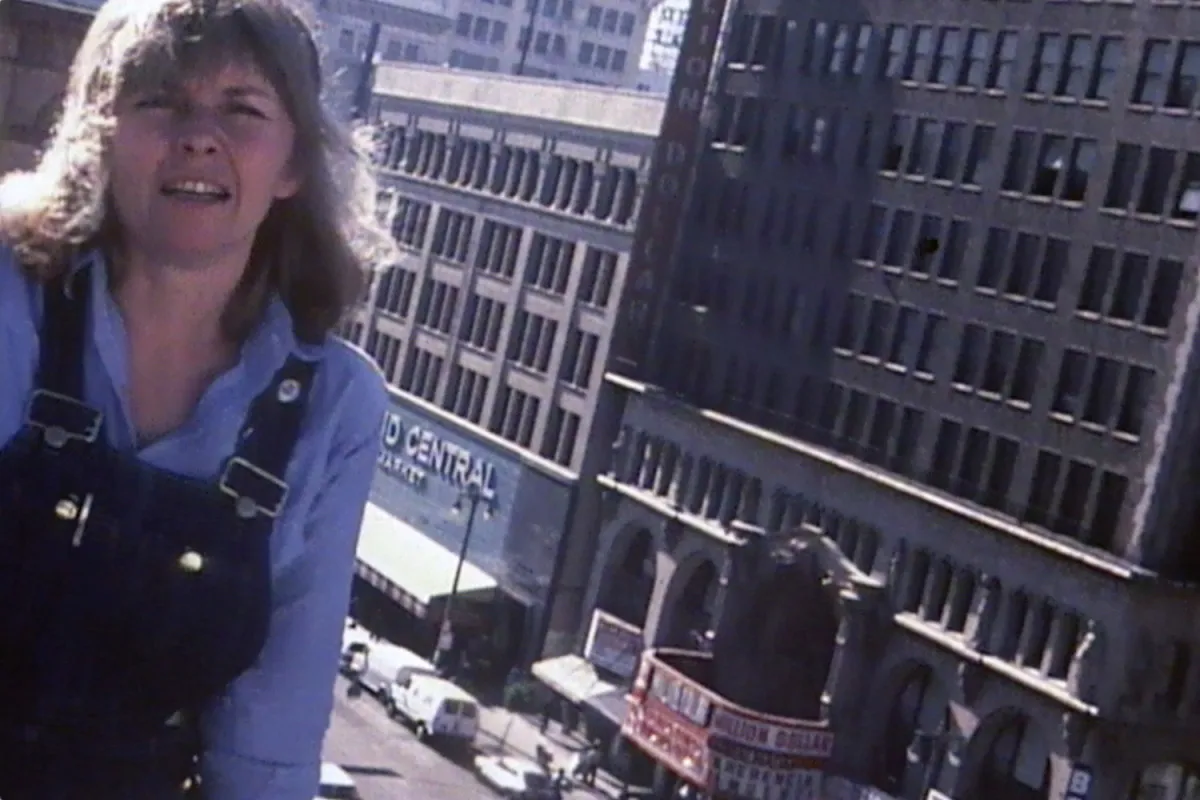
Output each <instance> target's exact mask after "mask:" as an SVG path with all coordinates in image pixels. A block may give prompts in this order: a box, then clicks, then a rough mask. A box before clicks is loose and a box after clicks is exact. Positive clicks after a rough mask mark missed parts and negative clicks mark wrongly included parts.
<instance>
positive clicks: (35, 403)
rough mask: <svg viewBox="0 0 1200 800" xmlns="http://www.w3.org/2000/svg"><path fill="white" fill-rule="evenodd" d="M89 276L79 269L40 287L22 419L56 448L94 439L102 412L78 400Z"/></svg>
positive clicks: (89, 283)
mask: <svg viewBox="0 0 1200 800" xmlns="http://www.w3.org/2000/svg"><path fill="white" fill-rule="evenodd" d="M90 278H91V275H90V270H87V269H83V270H79V271H78V272H76V273H74V274H73V275H72V274H68V275H64V276H62V277H60V278H56V279H55V280H53V281H50V282H49V283H47V284H46V285H45V287H44V288H43V291H42V296H43V298H44V299H43V310H42V327H41V331H40V339H41V342H40V346H39V353H38V367H37V379H36V385H35V387H34V391H33V394H32V396H31V397H30V399H29V407H28V409H27V412H26V420H25V421H26V424H27V425H29V426H31V427H34V428H38V429H40V430H41V432H42V436H43V439H44V441H45V443H46V444H47V445H48V446H50V447H51V448H53V449H55V450H59V449H62V448H63V447H64V446H66V445H67V444H69V443H72V442H75V443H80V442H82V443H85V444H90V443H92V442H95V441H96V440H97V439H98V438H99V437H100V429H101V424H102V423H103V416H102V415H101V413H100V412H99V411H98V410H97V409H94V408H92V407H90V406H88V405H86V404H85V403H84V401H83V353H84V348H85V343H86V330H87V312H88V298H89V296H90V293H91V290H90V286H91V281H90Z"/></svg>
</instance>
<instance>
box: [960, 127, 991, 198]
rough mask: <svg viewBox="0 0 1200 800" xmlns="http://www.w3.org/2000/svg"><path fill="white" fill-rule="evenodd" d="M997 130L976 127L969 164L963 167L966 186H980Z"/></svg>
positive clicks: (972, 138) (968, 156)
mask: <svg viewBox="0 0 1200 800" xmlns="http://www.w3.org/2000/svg"><path fill="white" fill-rule="evenodd" d="M995 133H996V129H995V128H993V127H991V126H990V125H976V126H975V130H974V131H973V132H972V133H971V146H970V148H969V149H968V150H967V163H966V164H965V165H964V167H963V176H962V182H963V184H964V185H966V186H978V185H979V182H980V179H981V177H982V175H983V173H984V170H985V168H986V167H987V164H988V157H989V156H990V155H991V151H992V140H993V138H995Z"/></svg>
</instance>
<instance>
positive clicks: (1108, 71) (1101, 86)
mask: <svg viewBox="0 0 1200 800" xmlns="http://www.w3.org/2000/svg"><path fill="white" fill-rule="evenodd" d="M1124 46H1125V42H1124V40H1123V39H1121V38H1120V37H1117V36H1104V37H1101V39H1100V47H1099V56H1098V57H1097V59H1096V68H1095V70H1094V71H1093V72H1092V75H1091V79H1090V81H1089V82H1088V89H1087V92H1086V94H1085V96H1086V97H1087V98H1088V99H1089V100H1104V101H1108V100H1111V99H1112V93H1113V87H1114V85H1115V84H1116V80H1117V72H1118V71H1119V70H1120V68H1121V61H1122V56H1123V48H1124Z"/></svg>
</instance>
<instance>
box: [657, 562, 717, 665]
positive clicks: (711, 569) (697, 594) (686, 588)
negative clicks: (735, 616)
mask: <svg viewBox="0 0 1200 800" xmlns="http://www.w3.org/2000/svg"><path fill="white" fill-rule="evenodd" d="M681 577H683V576H681ZM716 595H717V565H716V564H714V563H713V562H712V561H710V560H708V559H707V558H705V559H703V560H701V561H700V562H698V563H696V564H694V565H692V566H691V568H690V570H689V571H688V572H687V573H686V577H683V587H682V588H681V589H680V590H679V594H678V595H676V597H675V599H674V601H673V602H672V603H671V610H670V615H671V627H670V629H669V633H668V635H667V639H666V643H667V644H668V645H670V646H673V647H686V648H693V649H697V650H704V649H707V648H708V646H709V644H710V643H709V642H708V641H707V636H706V635H707V634H708V632H709V631H710V630H711V629H712V626H713V604H714V602H715V601H716Z"/></svg>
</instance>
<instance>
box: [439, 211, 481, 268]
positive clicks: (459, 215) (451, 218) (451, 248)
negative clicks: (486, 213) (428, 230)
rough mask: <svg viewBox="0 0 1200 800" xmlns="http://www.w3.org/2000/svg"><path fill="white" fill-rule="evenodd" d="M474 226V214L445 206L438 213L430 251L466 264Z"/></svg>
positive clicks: (449, 259)
mask: <svg viewBox="0 0 1200 800" xmlns="http://www.w3.org/2000/svg"><path fill="white" fill-rule="evenodd" d="M474 227H475V217H474V215H472V214H466V213H463V212H460V211H452V210H450V209H448V208H443V209H442V211H441V213H440V214H438V221H437V225H436V226H435V228H434V231H433V245H432V246H431V247H430V252H432V253H433V254H434V255H435V256H440V257H442V258H444V259H446V260H448V261H454V262H457V263H459V264H465V263H466V261H467V254H468V252H469V251H470V248H471V232H472V231H473V230H474Z"/></svg>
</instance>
